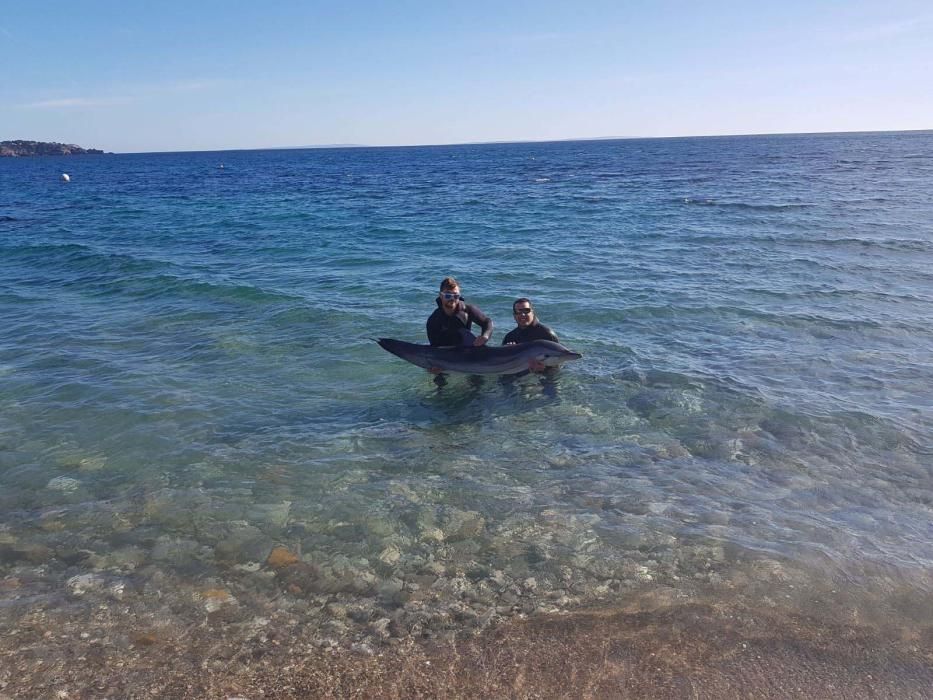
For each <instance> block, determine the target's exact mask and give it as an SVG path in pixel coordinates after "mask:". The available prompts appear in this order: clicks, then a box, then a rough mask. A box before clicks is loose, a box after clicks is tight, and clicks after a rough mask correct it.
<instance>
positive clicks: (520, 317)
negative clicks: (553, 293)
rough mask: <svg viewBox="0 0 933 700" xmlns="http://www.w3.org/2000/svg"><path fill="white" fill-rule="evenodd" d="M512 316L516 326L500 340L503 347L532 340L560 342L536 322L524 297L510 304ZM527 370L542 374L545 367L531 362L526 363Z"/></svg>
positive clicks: (545, 327)
mask: <svg viewBox="0 0 933 700" xmlns="http://www.w3.org/2000/svg"><path fill="white" fill-rule="evenodd" d="M512 315H513V316H515V323H516V324H517V325H516V327H515V328H514V329H512V330H511V331H509V332H508V333H507V334H506V336H505V337H504V338H503V339H502V344H503V345H512V344H513V343H529V342H531V341H532V340H551V341H553V342H555V343H559V342H560V341H559V340H558V339H557V334H556V333H554V331H552V330H551V329H550V328H548V327H547V326H545V325H544V324H543V323H541V322H540V321H538V317H537V316H536V315H535V310H534V307H533V306H532V305H531V301H530V300H528V299H526V298H525V297H522V298H521V299H516V300H515V301H513V302H512ZM528 369H529V370H531V371H532V372H543V371H544V370H545V366H544V363H542V362H538V361H536V360H531V361H530V362H529V363H528Z"/></svg>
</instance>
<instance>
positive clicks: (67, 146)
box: [0, 141, 104, 158]
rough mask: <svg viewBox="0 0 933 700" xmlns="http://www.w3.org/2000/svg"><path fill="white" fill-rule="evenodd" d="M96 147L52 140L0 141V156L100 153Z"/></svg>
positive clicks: (101, 152)
mask: <svg viewBox="0 0 933 700" xmlns="http://www.w3.org/2000/svg"><path fill="white" fill-rule="evenodd" d="M103 153H104V152H103V151H101V150H98V149H96V148H82V147H81V146H76V145H74V144H73V143H55V142H53V141H0V157H7V158H16V157H20V156H74V155H101V154H103Z"/></svg>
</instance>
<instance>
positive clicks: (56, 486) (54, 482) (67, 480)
mask: <svg viewBox="0 0 933 700" xmlns="http://www.w3.org/2000/svg"><path fill="white" fill-rule="evenodd" d="M80 485H81V482H80V481H78V480H77V479H73V478H72V477H70V476H56V477H55V478H54V479H50V480H49V483H48V484H46V488H47V489H50V490H52V491H61V492H62V493H70V492H72V491H77V490H78V487H79V486H80Z"/></svg>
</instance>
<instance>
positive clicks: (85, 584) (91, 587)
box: [65, 574, 106, 596]
mask: <svg viewBox="0 0 933 700" xmlns="http://www.w3.org/2000/svg"><path fill="white" fill-rule="evenodd" d="M105 583H106V581H105V580H104V577H103V576H100V575H98V574H80V575H78V576H72V577H71V578H70V579H68V581H67V582H66V583H65V585H66V586H67V587H68V590H69V592H70V593H71V594H72V595H74V596H83V595H84V594H85V593H87V592H88V591H100V590H103V588H104V585H105Z"/></svg>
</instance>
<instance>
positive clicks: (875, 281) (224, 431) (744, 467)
mask: <svg viewBox="0 0 933 700" xmlns="http://www.w3.org/2000/svg"><path fill="white" fill-rule="evenodd" d="M221 165H222V166H223V167H221ZM62 172H67V173H69V174H70V175H71V182H70V183H67V184H65V183H62V182H61V181H60V178H59V176H60V174H61V173H62ZM931 183H933V134H931V133H872V134H840V135H801V136H759V137H732V138H698V139H656V140H624V141H597V142H567V143H542V144H495V145H475V146H451V147H423V148H378V149H377V148H361V149H331V150H294V151H251V152H249V151H244V152H224V153H177V154H173V153H168V154H133V155H112V156H101V157H71V158H36V159H0V328H2V331H0V579H4V577H6V579H12V578H15V579H16V580H17V581H18V582H20V583H18V584H17V586H16V587H14V588H10V590H7V589H5V588H0V594H2V595H3V596H4V600H5V601H6V602H5V603H4V604H5V605H11V606H15V605H16V603H17V601H26V600H28V601H29V604H30V605H33V606H35V605H39V606H43V605H44V606H48V607H49V608H52V607H54V606H56V605H60V604H61V602H62V601H63V600H67V601H70V603H71V604H72V605H76V606H78V605H85V604H86V605H87V606H92V605H95V604H98V603H99V601H100V600H101V599H107V596H110V597H111V598H113V596H115V595H116V594H115V593H114V592H113V591H115V590H119V592H120V593H119V595H118V596H117V597H118V598H119V599H120V600H121V601H123V603H124V604H125V605H127V606H129V607H133V609H134V610H136V612H137V613H140V612H141V611H149V612H151V611H152V610H155V609H156V608H158V606H160V605H161V606H164V605H166V604H165V602H164V600H163V599H162V598H160V599H159V600H160V601H161V602H159V603H156V602H154V599H153V597H152V595H151V587H152V586H156V585H157V586H158V587H160V590H161V591H162V592H163V593H164V595H166V596H169V598H170V597H171V596H172V595H175V596H177V600H179V601H181V600H184V601H188V602H189V603H190V602H191V601H192V600H195V601H199V600H200V598H198V591H201V590H204V589H205V588H212V589H216V588H217V587H220V588H223V589H224V590H227V591H229V592H230V594H231V596H233V597H234V598H235V599H236V600H237V601H238V605H239V608H238V609H239V610H240V614H241V615H243V616H244V617H248V616H249V615H252V614H258V611H259V610H260V609H265V608H264V607H263V606H267V607H268V606H270V605H276V604H282V605H284V604H285V603H275V602H274V601H280V600H282V597H283V596H284V597H285V598H288V597H289V596H291V598H290V599H289V600H291V603H289V605H292V604H298V603H306V604H307V606H308V608H307V610H305V612H304V613H302V614H304V615H307V616H314V615H317V616H318V617H317V618H315V619H318V620H319V621H320V622H321V624H322V625H324V627H321V628H320V629H322V630H325V631H323V632H320V634H325V632H326V634H328V635H331V636H333V637H335V638H341V636H347V635H351V636H352V635H354V634H356V635H360V634H363V632H360V631H359V630H357V628H356V627H355V626H354V624H355V623H354V622H353V621H346V620H344V621H339V620H338V621H328V620H327V619H326V614H325V613H322V612H321V610H320V609H319V607H315V606H316V602H320V600H322V599H323V598H321V596H325V597H326V596H330V598H329V599H339V600H340V601H342V602H343V603H346V604H354V605H359V606H362V607H363V608H364V609H365V610H366V615H360V616H357V617H359V618H360V619H364V618H365V619H378V618H380V617H381V616H390V617H391V616H393V615H402V614H403V613H401V612H399V611H404V615H408V616H409V617H408V618H405V619H416V618H417V623H416V624H418V625H421V627H419V628H418V629H421V628H424V629H426V630H430V631H436V630H439V629H445V628H454V627H457V626H458V625H461V626H470V625H473V624H474V623H475V624H476V625H480V624H485V623H487V622H488V621H489V619H490V615H495V616H498V617H506V616H508V615H509V614H511V613H510V611H518V610H521V611H524V612H530V611H533V610H553V609H569V608H572V607H573V606H575V605H579V604H584V603H593V602H604V603H617V602H620V601H624V600H625V597H626V596H627V595H629V594H630V593H631V592H632V591H635V590H641V589H643V588H644V587H645V586H654V585H658V584H663V585H664V586H666V587H668V588H672V589H675V590H681V589H682V590H684V591H688V589H691V587H694V586H708V587H712V588H713V589H714V590H716V589H717V587H720V588H721V590H722V594H723V595H730V596H733V595H737V594H739V593H743V592H744V593H745V594H747V595H748V596H749V597H750V598H751V599H755V598H756V597H759V598H761V599H762V600H765V599H766V598H767V597H768V595H770V593H771V592H773V591H774V590H776V589H781V590H784V589H783V588H781V587H782V586H783V587H786V586H790V588H793V589H795V590H800V589H804V590H817V589H820V590H822V589H823V588H825V589H827V590H829V589H833V591H834V592H835V591H836V590H840V589H846V590H847V591H849V592H850V593H851V594H852V595H853V596H855V599H858V596H859V595H861V594H863V595H864V596H865V598H864V600H865V601H866V603H865V604H866V605H867V606H875V607H879V606H880V607H881V608H883V609H884V610H885V612H886V614H887V613H889V612H890V609H891V607H890V606H889V605H888V603H889V598H890V597H894V596H896V597H898V599H899V600H904V599H911V596H915V597H919V598H921V599H923V598H926V599H927V600H928V595H929V594H930V593H931V592H933V585H931V583H930V581H931V580H933V577H931V569H933V410H931V409H933V390H931V386H933V330H931V323H930V320H931V318H933V188H931V186H930V184H931ZM446 275H454V276H456V277H457V278H458V279H459V280H460V282H461V285H462V288H463V292H464V294H465V295H466V297H467V299H468V300H469V301H471V302H472V303H475V304H477V305H478V306H480V308H482V309H483V310H484V311H486V312H487V313H488V314H489V315H491V316H492V317H493V319H494V320H495V322H496V324H497V326H496V332H495V335H494V342H499V341H500V340H501V338H502V336H503V335H504V334H505V333H506V332H507V331H508V330H509V329H510V328H511V327H512V322H511V314H510V304H511V301H512V300H513V299H514V298H515V297H517V296H528V297H530V298H531V299H532V300H533V301H534V303H535V305H536V307H537V309H538V312H539V316H540V318H541V320H542V321H543V322H545V323H547V324H548V325H550V326H551V327H552V328H553V329H554V330H555V331H556V332H557V333H558V334H559V335H560V337H561V340H562V341H563V342H564V343H565V344H566V345H568V346H569V347H571V348H573V349H575V350H578V351H580V352H582V353H583V354H584V359H583V360H582V361H579V362H575V363H571V364H569V365H567V366H565V367H564V368H563V369H562V370H561V371H560V372H559V373H558V375H557V376H556V378H554V379H553V380H546V381H542V380H540V379H539V378H537V377H526V378H523V379H520V380H518V381H517V382H513V383H501V382H498V381H496V380H490V379H487V380H485V381H480V382H477V381H474V380H470V379H469V378H464V377H455V378H453V379H452V380H451V381H450V382H449V383H448V384H447V385H446V386H445V387H443V388H441V389H439V388H437V387H436V386H435V384H434V383H433V382H432V381H431V378H430V376H429V375H428V374H427V373H425V372H423V371H422V370H419V369H417V368H416V367H413V366H411V365H408V364H405V363H403V362H401V361H399V360H398V359H396V358H394V357H392V356H390V355H388V354H386V353H384V352H383V351H381V350H380V349H379V347H378V346H377V345H376V344H375V343H374V342H372V340H371V339H372V338H374V337H379V336H389V337H395V338H400V339H404V340H410V341H416V342H423V339H424V322H425V319H426V318H427V316H428V314H429V313H430V312H431V310H432V309H433V307H434V295H435V293H436V289H437V285H438V283H439V282H440V280H441V278H443V277H444V276H446ZM275 544H281V545H283V546H286V547H288V548H289V549H290V550H291V551H293V552H296V553H298V554H299V555H300V556H301V557H302V558H303V560H304V561H305V562H308V563H310V564H313V566H314V567H315V571H316V573H315V574H314V576H315V577H316V578H314V582H313V584H312V585H309V586H304V587H302V586H297V587H296V586H295V585H292V586H291V587H290V588H289V587H288V585H287V583H282V582H278V583H270V579H269V577H268V575H267V570H266V569H265V568H263V566H262V563H263V561H264V560H265V557H266V555H267V554H268V552H269V551H270V549H271V547H272V546H273V545H275ZM81 576H84V577H86V578H83V579H82V578H78V579H76V578H75V577H81ZM529 579H534V582H533V584H531V583H527V582H528V581H529ZM76 581H77V583H76ZM276 581H278V579H276ZM82 582H83V583H82ZM88 582H90V583H88ZM84 583H87V584H88V586H89V587H90V590H91V593H84V592H83V591H81V592H79V591H78V590H77V589H78V588H79V587H80V586H81V585H84ZM121 586H122V587H121ZM516 586H517V588H516ZM795 587H796V588H795ZM124 589H125V590H126V591H127V592H126V593H124V592H123V591H124ZM108 591H109V593H108ZM426 591H431V594H430V595H427V594H426ZM510 591H512V593H510ZM514 591H519V593H520V594H521V595H519V598H520V601H519V602H520V604H516V603H514V601H513V600H512V598H513V597H515V595H518V594H515V593H514ZM160 595H161V594H160ZM95 596H97V597H96V598H95ZM510 596H512V597H510ZM886 596H888V598H886ZM803 597H805V596H802V598H803ZM463 600H468V601H469V605H470V609H471V611H472V612H471V615H467V616H466V617H464V616H463V615H462V614H459V615H458V614H454V613H452V612H451V606H452V605H453V602H452V601H460V602H458V603H457V604H458V605H462V604H463V603H462V601H463ZM247 601H249V602H247ZM296 601H297V602H296ZM220 604H221V603H217V602H216V601H213V602H212V600H208V601H207V603H205V605H206V606H207V607H208V608H210V607H211V606H212V605H214V606H216V605H220ZM192 605H193V607H192V608H191V609H190V610H182V611H180V612H179V610H180V608H177V607H176V608H173V612H172V614H173V615H175V616H177V617H178V618H179V624H183V623H184V621H185V619H186V617H187V618H196V617H197V615H199V614H202V613H203V610H202V609H201V607H200V603H198V604H197V605H194V604H192ZM892 605H893V604H892ZM894 607H896V606H894ZM902 607H903V606H902ZM461 612H462V611H461ZM902 612H903V610H902ZM487 613H488V614H487ZM906 614H907V615H908V616H910V615H913V616H914V617H916V615H917V614H918V611H917V610H916V609H914V608H912V607H911V608H910V609H908V610H907V611H906ZM367 615H368V618H367ZM419 615H420V616H422V617H423V620H422V617H418V616H419ZM484 615H485V617H484ZM925 615H927V616H928V615H929V610H928V609H927V611H926V613H925ZM445 616H446V617H445ZM351 617H352V616H351ZM356 619H357V618H356V617H353V618H352V620H356ZM393 619H395V618H394V617H393ZM464 620H467V622H465V621H464ZM475 620H480V621H481V622H475ZM412 624H415V623H412ZM327 625H330V627H326V626H327ZM325 627H326V629H325ZM409 627H411V625H409Z"/></svg>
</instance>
